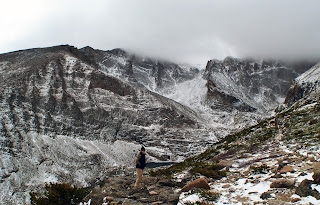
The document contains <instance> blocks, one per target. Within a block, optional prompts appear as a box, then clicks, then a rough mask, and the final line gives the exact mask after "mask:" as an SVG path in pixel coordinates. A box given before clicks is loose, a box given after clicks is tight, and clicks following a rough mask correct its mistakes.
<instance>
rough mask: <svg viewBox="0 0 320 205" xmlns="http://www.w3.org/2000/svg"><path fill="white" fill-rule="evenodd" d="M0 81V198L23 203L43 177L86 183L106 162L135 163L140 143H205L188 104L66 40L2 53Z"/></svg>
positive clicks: (153, 149) (162, 150) (178, 146)
mask: <svg viewBox="0 0 320 205" xmlns="http://www.w3.org/2000/svg"><path fill="white" fill-rule="evenodd" d="M0 85H1V86H0V99H1V104H0V112H1V115H0V136H1V138H0V142H1V149H0V151H1V152H0V155H1V171H0V176H1V183H0V201H2V202H4V203H8V204H10V203H21V204H24V202H25V201H24V200H25V199H26V198H28V192H27V191H28V190H30V189H36V188H37V186H38V185H39V184H43V183H44V182H50V181H64V182H69V183H73V184H80V185H89V184H90V183H91V181H92V180H94V179H95V178H96V177H99V176H100V175H103V174H105V172H106V170H108V169H110V168H111V167H114V166H117V167H118V166H121V165H125V166H133V163H134V159H135V155H136V154H137V151H138V149H139V148H140V146H141V145H144V146H146V147H147V148H148V153H149V156H150V158H153V159H158V160H168V159H170V158H171V157H172V159H180V158H184V157H185V156H188V155H190V154H194V153H198V152H200V151H201V150H203V149H204V148H205V147H206V144H207V143H209V141H208V136H209V134H208V131H206V130H205V129H204V128H203V123H202V121H203V120H202V119H201V117H199V116H198V115H197V113H195V112H194V111H193V110H191V109H189V108H187V107H185V106H183V105H181V104H179V103H177V102H174V101H172V100H170V99H168V98H165V97H163V96H160V95H158V94H156V93H153V92H151V91H149V90H147V89H145V88H144V87H143V86H141V87H137V86H134V85H132V84H131V83H130V82H128V81H123V80H121V79H118V78H115V77H113V76H110V75H107V74H106V71H105V70H103V69H101V67H99V63H97V62H96V61H95V59H94V57H92V56H90V55H87V54H85V53H83V52H82V51H80V50H78V49H76V48H73V47H70V46H59V47H53V48H46V49H33V50H26V51H20V52H14V53H8V54H3V55H0ZM190 142H192V146H189V145H190Z"/></svg>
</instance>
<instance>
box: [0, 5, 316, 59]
mask: <svg viewBox="0 0 320 205" xmlns="http://www.w3.org/2000/svg"><path fill="white" fill-rule="evenodd" d="M319 7H320V2H319V1H315V0H308V1H298V0H282V1H275V0H271V1H270V0H268V1H266V0H263V1H259V2H257V1H253V0H244V1H241V2H240V1H237V0H229V1H212V0H201V1H190V0H187V1H185V0H184V1H182V0H177V1H168V0H164V1H147V0H138V1H128V0H125V1H98V0H93V1H90V2H87V1H75V0H71V1H67V2H66V1H62V0H58V1H39V0H31V1H28V2H25V1H20V0H14V1H3V2H1V3H0V11H1V12H0V17H1V18H0V19H2V20H1V21H0V26H1V30H2V32H1V34H0V52H2V53H4V52H9V51H14V50H20V49H27V48H34V47H47V46H54V45H60V44H71V45H74V46H76V47H84V46H87V45H90V46H92V47H94V48H98V49H102V50H108V49H113V48H119V47H120V48H124V49H126V50H128V49H129V50H132V51H134V52H135V53H137V52H138V53H141V54H144V55H146V56H151V57H160V58H165V59H169V60H173V61H178V62H186V63H192V64H202V65H205V64H206V62H207V60H208V59H212V58H216V59H220V60H222V59H224V58H225V57H226V56H234V57H247V56H250V57H259V58H291V59H296V58H317V57H319V53H320V27H319V20H318V19H320V14H319V12H318V10H317V9H318V8H319Z"/></svg>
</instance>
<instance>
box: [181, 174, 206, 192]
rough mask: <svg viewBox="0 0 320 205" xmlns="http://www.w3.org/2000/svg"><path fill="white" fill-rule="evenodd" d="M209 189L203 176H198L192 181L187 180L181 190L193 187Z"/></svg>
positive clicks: (184, 190) (185, 190)
mask: <svg viewBox="0 0 320 205" xmlns="http://www.w3.org/2000/svg"><path fill="white" fill-rule="evenodd" d="M196 188H199V189H210V187H209V184H208V181H207V180H206V179H205V178H203V177H202V178H199V179H196V180H194V181H192V182H189V183H188V184H187V185H186V186H184V187H183V188H182V189H181V192H187V191H190V190H193V189H196Z"/></svg>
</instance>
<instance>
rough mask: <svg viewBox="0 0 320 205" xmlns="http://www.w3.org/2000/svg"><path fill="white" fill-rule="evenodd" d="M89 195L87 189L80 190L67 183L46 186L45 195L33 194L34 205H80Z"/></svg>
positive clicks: (32, 202) (32, 201) (31, 194)
mask: <svg viewBox="0 0 320 205" xmlns="http://www.w3.org/2000/svg"><path fill="white" fill-rule="evenodd" d="M88 193H89V190H87V189H85V188H78V187H76V186H74V187H73V186H72V185H70V184H67V183H61V184H59V183H50V184H46V187H45V192H44V194H43V195H41V194H38V193H35V192H32V193H30V196H31V204H32V205H70V204H79V203H80V202H81V200H82V199H83V198H84V197H85V196H86V195H87V194H88Z"/></svg>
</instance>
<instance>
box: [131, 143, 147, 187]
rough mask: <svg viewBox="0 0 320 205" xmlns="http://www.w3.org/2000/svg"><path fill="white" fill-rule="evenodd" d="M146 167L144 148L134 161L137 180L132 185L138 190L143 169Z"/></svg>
mask: <svg viewBox="0 0 320 205" xmlns="http://www.w3.org/2000/svg"><path fill="white" fill-rule="evenodd" d="M145 167H146V150H145V148H144V147H141V150H140V153H139V154H138V156H137V159H136V168H137V180H136V183H135V184H134V187H135V188H139V186H140V182H141V180H142V174H143V169H144V168H145Z"/></svg>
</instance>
